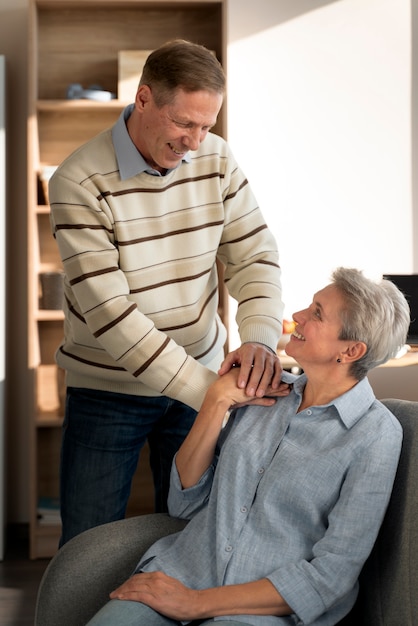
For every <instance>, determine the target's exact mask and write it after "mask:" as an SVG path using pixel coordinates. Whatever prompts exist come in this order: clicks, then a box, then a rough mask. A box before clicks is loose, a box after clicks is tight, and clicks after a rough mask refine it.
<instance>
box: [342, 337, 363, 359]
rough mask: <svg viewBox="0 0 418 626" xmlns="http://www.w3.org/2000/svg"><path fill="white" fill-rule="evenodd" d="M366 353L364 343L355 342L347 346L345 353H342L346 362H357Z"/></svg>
mask: <svg viewBox="0 0 418 626" xmlns="http://www.w3.org/2000/svg"><path fill="white" fill-rule="evenodd" d="M366 352H367V346H366V344H365V343H364V341H356V342H353V343H352V344H350V345H349V346H348V348H347V349H346V351H345V352H343V355H344V357H345V358H344V360H345V361H346V362H348V361H358V360H359V359H361V357H362V356H364V355H365V354H366Z"/></svg>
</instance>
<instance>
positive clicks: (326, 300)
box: [286, 285, 348, 366]
mask: <svg viewBox="0 0 418 626" xmlns="http://www.w3.org/2000/svg"><path fill="white" fill-rule="evenodd" d="M344 305H345V303H344V298H343V296H342V294H341V292H340V291H338V289H337V288H336V287H335V286H334V285H328V286H327V287H325V288H324V289H321V291H318V293H316V294H315V296H314V298H313V301H312V304H311V305H310V306H309V307H308V308H307V309H304V310H303V311H298V312H297V313H295V314H294V315H293V319H294V321H295V322H296V328H295V331H294V332H293V334H292V335H291V337H290V341H289V342H288V343H287V345H286V353H287V354H288V355H289V356H292V357H293V358H295V359H296V361H298V363H300V364H301V365H302V366H304V365H305V364H308V363H312V364H317V365H326V364H333V365H335V363H336V360H337V358H338V357H339V355H341V353H342V352H344V351H345V350H346V348H347V345H348V344H347V341H343V340H341V339H339V336H340V332H341V312H342V310H343V308H344Z"/></svg>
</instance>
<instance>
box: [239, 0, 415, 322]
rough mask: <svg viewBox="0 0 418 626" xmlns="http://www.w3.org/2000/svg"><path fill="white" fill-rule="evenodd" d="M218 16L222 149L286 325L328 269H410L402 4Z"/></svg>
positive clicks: (314, 6) (289, 3)
mask: <svg viewBox="0 0 418 626" xmlns="http://www.w3.org/2000/svg"><path fill="white" fill-rule="evenodd" d="M308 8H309V9H311V10H308ZM228 12H229V20H228V22H229V23H228V139H229V143H230V144H231V146H232V148H233V150H234V153H235V155H236V157H237V158H238V161H239V163H240V165H241V166H242V168H243V169H244V171H245V172H246V174H247V176H248V179H249V181H250V183H251V186H252V187H253V189H254V191H255V193H256V196H257V199H258V201H259V204H260V206H261V208H262V210H263V213H264V215H265V217H266V219H267V221H268V222H269V224H270V226H271V228H272V230H273V232H274V234H275V236H276V238H277V241H278V246H279V253H280V261H281V266H282V270H283V290H284V300H285V303H286V309H285V317H291V314H292V312H293V311H294V310H297V309H300V308H302V307H304V306H305V305H306V304H307V303H308V302H309V301H310V298H311V296H312V294H313V292H314V291H315V290H316V289H317V288H318V287H322V286H323V285H325V284H326V283H327V282H328V279H329V276H330V273H331V271H332V270H333V269H334V267H336V266H339V265H346V266H352V267H358V268H360V269H362V270H364V271H365V273H366V274H368V275H370V276H373V277H377V276H380V275H381V274H382V273H385V272H391V273H397V272H398V273H403V272H405V273H408V272H412V271H418V268H414V267H413V263H414V255H413V251H414V242H413V215H412V191H411V14H410V12H411V9H410V2H409V0H340V1H331V0H328V1H325V0H324V1H320V0H316V1H315V0H313V1H312V0H310V1H309V2H308V1H306V0H257V2H256V3H254V2H253V0H229V6H228Z"/></svg>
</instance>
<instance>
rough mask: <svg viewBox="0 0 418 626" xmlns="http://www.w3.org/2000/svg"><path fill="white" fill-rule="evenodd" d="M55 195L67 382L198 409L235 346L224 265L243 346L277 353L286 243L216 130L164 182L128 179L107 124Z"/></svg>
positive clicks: (61, 359) (60, 358)
mask: <svg viewBox="0 0 418 626" xmlns="http://www.w3.org/2000/svg"><path fill="white" fill-rule="evenodd" d="M49 195H50V203H51V225H52V231H53V235H54V237H55V239H56V242H57V244H58V247H59V251H60V255H61V258H62V262H63V266H64V271H65V307H64V310H65V323H64V339H63V342H62V344H61V346H60V347H59V348H58V350H57V354H56V359H57V363H58V365H59V366H61V367H62V368H64V369H65V370H66V371H67V384H68V385H70V386H77V387H88V388H92V389H101V390H107V391H114V392H119V393H128V394H135V395H148V396H149V395H153V396H158V395H166V396H169V397H171V398H175V399H177V400H180V401H181V402H184V403H186V404H188V405H190V406H192V407H194V408H195V409H199V408H200V405H201V402H202V400H203V396H204V394H205V392H206V389H207V388H208V386H209V385H210V383H211V382H212V381H213V380H214V378H216V374H215V372H216V368H217V367H218V366H219V363H220V361H221V360H222V356H223V345H224V343H225V339H226V329H225V328H224V326H223V324H222V322H221V320H220V319H219V317H218V314H217V308H218V276H217V270H216V259H217V258H218V259H219V260H220V261H221V262H222V263H223V264H224V266H225V282H226V285H227V288H228V291H229V293H230V294H231V296H232V297H233V298H235V299H236V300H237V301H238V303H239V306H238V312H237V324H238V328H239V333H240V338H241V341H242V342H247V341H257V342H261V343H264V344H266V345H268V346H270V347H271V348H272V349H275V348H276V345H277V342H278V339H279V336H280V330H281V316H282V308H283V305H282V302H281V289H280V269H279V265H278V254H277V250H276V243H275V240H274V238H273V236H272V234H271V233H270V231H269V230H268V228H267V226H266V224H265V222H264V220H263V217H262V215H261V213H260V211H259V209H258V206H257V203H256V200H255V198H254V196H253V194H252V192H251V190H250V187H249V185H248V182H247V180H246V179H245V177H244V176H243V174H242V172H241V171H240V169H239V167H238V166H237V163H236V161H235V160H234V157H233V155H232V154H231V151H230V149H229V147H228V145H227V143H226V142H225V141H224V140H223V139H221V138H220V137H218V136H216V135H214V134H209V135H208V136H207V138H206V139H205V141H204V142H203V143H202V144H201V146H200V147H199V149H198V150H197V151H196V152H193V153H191V160H190V163H183V164H181V165H180V167H178V168H176V169H175V170H172V171H170V172H168V174H167V175H166V176H162V177H160V176H152V175H150V174H148V173H145V172H142V173H140V174H138V175H137V176H132V177H131V178H128V179H127V180H121V177H120V174H119V170H118V162H117V158H116V155H115V149H114V146H113V143H112V134H111V129H109V130H106V131H104V132H102V133H101V134H100V135H98V136H97V137H95V138H94V139H92V140H91V141H89V142H88V143H87V144H85V145H84V146H82V147H81V148H79V149H78V150H77V151H76V152H75V153H73V154H72V155H71V156H70V157H68V158H67V159H66V160H65V161H64V162H63V164H62V165H61V166H60V167H59V168H58V169H57V171H56V173H55V174H54V176H53V178H52V179H51V181H50V188H49Z"/></svg>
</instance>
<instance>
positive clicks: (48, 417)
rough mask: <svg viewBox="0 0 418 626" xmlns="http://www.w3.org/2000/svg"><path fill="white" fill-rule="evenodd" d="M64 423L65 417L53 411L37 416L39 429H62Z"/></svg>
mask: <svg viewBox="0 0 418 626" xmlns="http://www.w3.org/2000/svg"><path fill="white" fill-rule="evenodd" d="M63 421H64V417H63V415H61V414H59V413H56V412H55V411H51V412H50V413H39V414H38V415H37V416H36V426H37V427H38V428H61V426H62V423H63Z"/></svg>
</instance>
